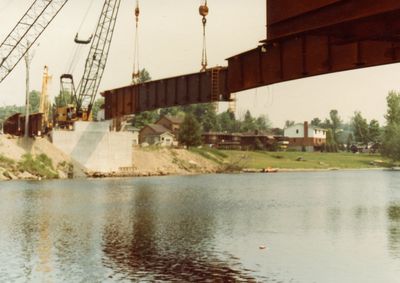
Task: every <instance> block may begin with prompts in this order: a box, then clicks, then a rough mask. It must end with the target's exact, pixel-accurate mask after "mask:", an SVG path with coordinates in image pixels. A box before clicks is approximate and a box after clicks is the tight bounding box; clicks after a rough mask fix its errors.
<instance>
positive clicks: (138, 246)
mask: <svg viewBox="0 0 400 283" xmlns="http://www.w3.org/2000/svg"><path fill="white" fill-rule="evenodd" d="M156 200H157V196H155V195H154V192H153V191H152V190H151V187H149V186H148V185H146V186H139V187H138V190H137V191H135V193H134V194H132V195H131V198H130V201H129V203H130V206H129V207H128V209H127V211H123V210H110V211H109V213H107V215H106V219H107V221H106V223H107V225H106V227H105V230H104V253H105V255H106V256H107V258H106V260H105V262H104V264H105V265H106V266H108V267H110V268H111V269H116V270H119V271H123V270H126V271H128V272H127V273H128V274H127V275H126V277H127V278H129V279H143V278H146V279H148V280H157V281H159V280H161V281H162V280H165V281H170V280H177V281H192V282H193V281H195V282H204V281H206V280H208V279H210V280H211V279H212V280H213V281H214V280H217V281H218V280H219V281H223V282H234V281H241V280H243V281H249V280H250V281H251V280H253V278H252V277H251V276H250V275H246V273H245V272H244V271H243V270H241V269H235V268H236V267H234V265H235V263H234V262H225V261H222V260H220V259H219V258H218V255H217V254H216V253H215V254H214V252H213V250H212V249H213V247H212V241H211V240H212V237H213V234H214V233H215V231H214V228H215V227H214V215H213V214H212V213H208V211H207V209H206V208H207V207H206V206H203V205H199V206H198V209H196V211H191V210H188V208H187V207H184V206H182V205H179V203H178V202H179V201H178V202H177V201H176V200H175V199H173V198H169V199H165V202H164V203H163V205H162V206H163V207H158V206H157V205H158V203H157V201H156ZM202 201H207V200H204V199H202ZM165 208H166V209H165ZM158 210H161V211H162V212H163V213H159V211H158ZM173 210H175V211H173ZM169 214H170V215H169ZM121 227H124V228H123V229H121ZM239 267H240V265H239Z"/></svg>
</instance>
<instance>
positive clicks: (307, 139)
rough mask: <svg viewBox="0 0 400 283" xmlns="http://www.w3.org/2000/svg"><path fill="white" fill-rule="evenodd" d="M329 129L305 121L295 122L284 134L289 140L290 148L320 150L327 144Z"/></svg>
mask: <svg viewBox="0 0 400 283" xmlns="http://www.w3.org/2000/svg"><path fill="white" fill-rule="evenodd" d="M326 132H327V130H325V129H322V128H319V127H314V126H311V125H309V124H308V122H304V123H303V124H301V123H299V124H295V125H293V126H290V127H288V128H286V129H285V130H284V136H285V137H286V138H287V139H288V141H289V148H294V149H297V150H305V151H314V150H320V149H321V147H322V146H323V145H324V144H326Z"/></svg>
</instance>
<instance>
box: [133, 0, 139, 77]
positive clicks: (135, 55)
mask: <svg viewBox="0 0 400 283" xmlns="http://www.w3.org/2000/svg"><path fill="white" fill-rule="evenodd" d="M139 15H140V9H139V0H136V8H135V21H136V31H135V41H134V51H133V52H134V53H133V73H132V84H138V83H140V70H139Z"/></svg>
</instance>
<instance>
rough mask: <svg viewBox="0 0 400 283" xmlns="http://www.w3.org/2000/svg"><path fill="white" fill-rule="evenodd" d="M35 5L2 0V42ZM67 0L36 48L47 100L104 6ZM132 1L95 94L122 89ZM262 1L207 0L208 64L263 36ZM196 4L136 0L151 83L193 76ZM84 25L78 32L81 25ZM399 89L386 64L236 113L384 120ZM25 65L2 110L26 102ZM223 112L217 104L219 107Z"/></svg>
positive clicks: (279, 91) (248, 98) (277, 90)
mask: <svg viewBox="0 0 400 283" xmlns="http://www.w3.org/2000/svg"><path fill="white" fill-rule="evenodd" d="M32 2H33V0H0V19H1V25H0V41H3V40H4V38H5V36H6V35H7V34H8V32H9V31H10V30H11V29H12V27H13V26H14V25H15V24H16V22H17V21H18V20H19V18H20V17H21V16H22V15H23V13H24V12H25V11H26V9H27V8H28V7H29V5H30V4H31V3H32ZM91 2H92V0H69V2H68V3H67V5H66V6H65V7H64V9H63V10H62V11H61V12H60V14H59V15H58V16H57V18H56V19H55V20H54V21H53V22H52V23H51V25H50V26H49V27H48V29H47V30H46V31H45V32H44V34H43V35H42V36H41V37H40V39H39V41H38V43H39V46H36V47H35V48H34V53H35V54H34V58H33V62H32V66H31V89H36V90H40V89H41V77H42V71H43V66H44V65H48V66H49V70H50V73H51V74H52V75H53V83H52V85H51V87H50V92H51V94H52V96H54V95H56V94H57V93H58V91H59V77H60V75H61V74H62V73H65V72H67V70H68V67H69V65H70V64H71V58H72V55H73V52H74V51H75V48H76V46H75V44H74V42H73V39H74V37H75V34H76V33H77V32H80V36H81V37H82V38H85V37H88V36H89V35H90V34H91V33H92V31H93V29H94V26H95V25H96V23H97V19H98V17H99V14H100V11H101V8H102V4H103V1H99V0H93V4H92V6H91V9H90V11H89V13H88V16H87V18H86V19H85V21H83V19H84V15H85V13H86V11H87V10H88V8H89V6H90V3H91ZM135 2H136V1H134V0H122V1H121V8H120V12H119V16H118V21H117V24H116V29H115V34H114V38H113V43H112V46H111V50H110V55H109V59H108V64H107V67H106V70H105V73H104V77H103V80H102V83H101V85H100V91H102V90H106V89H110V88H115V87H120V86H123V85H127V84H129V82H130V78H131V73H132V68H133V39H134V12H133V11H134V7H135ZM265 2H266V1H265V0H248V1H244V0H209V1H208V5H209V8H210V14H209V16H208V24H207V46H208V48H207V50H208V62H209V66H210V67H211V66H216V65H220V66H225V65H226V64H227V62H226V61H225V59H226V58H228V57H230V56H232V55H235V54H238V53H241V52H243V51H246V50H249V49H253V48H255V47H256V46H257V45H258V42H259V41H260V40H262V39H265V37H266V30H265V25H266V16H265V11H266V8H265ZM199 4H200V1H199V0H173V1H166V0H141V1H140V6H141V16H140V66H141V68H146V69H147V70H148V71H149V72H150V74H151V76H152V78H153V79H161V78H166V77H171V76H176V75H180V74H186V73H193V72H197V71H199V69H200V67H201V66H200V62H201V48H202V26H201V17H200V16H199V14H198V6H199ZM81 24H82V28H81V29H80V30H79V27H80V26H81ZM87 53H88V46H87V47H85V48H83V50H82V51H81V53H80V57H79V58H80V61H79V63H78V64H77V65H76V68H75V70H74V72H73V74H74V77H75V80H76V81H78V80H79V79H80V77H81V75H82V72H83V67H84V60H85V58H86V55H87ZM399 86H400V65H399V64H395V65H387V66H381V67H375V68H368V69H364V70H357V71H350V72H342V73H337V74H331V75H324V76H318V77H313V78H309V79H303V80H296V81H291V82H285V83H281V84H275V85H271V86H268V87H262V88H258V89H254V90H250V91H245V92H241V93H238V95H237V96H238V104H237V108H238V109H237V114H238V115H239V116H240V115H243V114H244V112H245V111H246V110H247V109H250V110H251V111H252V113H254V114H255V115H261V114H265V115H267V116H268V117H269V118H270V120H271V121H272V123H273V125H274V126H277V127H282V126H283V124H284V121H285V120H294V121H296V122H302V121H305V120H311V119H312V118H314V117H320V118H322V119H323V118H325V117H327V116H328V115H329V111H330V109H337V110H338V111H339V114H340V115H341V117H342V118H343V119H344V120H349V119H350V117H351V116H352V115H353V113H354V111H356V110H358V111H361V112H362V114H363V115H364V116H365V117H366V118H368V119H372V118H375V119H378V120H379V121H380V122H381V123H383V122H384V117H383V116H384V114H385V112H386V100H385V99H386V95H387V93H388V91H390V90H397V89H399ZM24 93H25V67H24V64H23V62H22V61H21V62H20V64H19V65H18V66H17V67H16V69H15V70H14V71H13V73H11V74H10V75H9V76H8V77H7V78H6V79H5V80H4V81H3V82H2V83H1V84H0V105H5V104H23V102H24V97H25V94H24ZM223 108H224V107H223V106H222V107H221V109H223Z"/></svg>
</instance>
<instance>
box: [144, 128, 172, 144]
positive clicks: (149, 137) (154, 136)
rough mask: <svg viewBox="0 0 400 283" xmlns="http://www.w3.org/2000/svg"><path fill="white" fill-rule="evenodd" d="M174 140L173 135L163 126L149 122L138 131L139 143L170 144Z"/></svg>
mask: <svg viewBox="0 0 400 283" xmlns="http://www.w3.org/2000/svg"><path fill="white" fill-rule="evenodd" d="M173 142H174V135H173V134H172V133H171V132H170V131H169V130H168V129H167V128H165V127H164V126H162V125H156V124H149V125H147V126H144V127H143V128H142V129H141V130H140V132H139V143H141V144H142V143H148V144H152V145H161V146H171V145H173Z"/></svg>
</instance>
